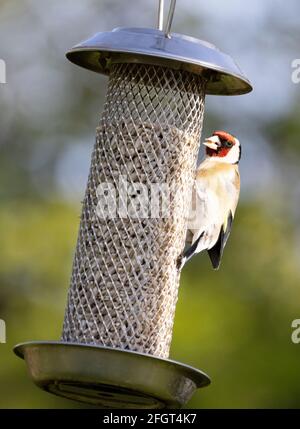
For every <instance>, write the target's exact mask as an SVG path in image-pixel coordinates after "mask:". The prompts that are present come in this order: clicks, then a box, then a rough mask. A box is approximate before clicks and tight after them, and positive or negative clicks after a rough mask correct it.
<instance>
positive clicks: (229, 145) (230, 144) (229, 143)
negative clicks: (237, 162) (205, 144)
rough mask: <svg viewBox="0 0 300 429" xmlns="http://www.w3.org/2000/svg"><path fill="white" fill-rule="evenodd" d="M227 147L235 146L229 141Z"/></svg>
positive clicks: (226, 143)
mask: <svg viewBox="0 0 300 429" xmlns="http://www.w3.org/2000/svg"><path fill="white" fill-rule="evenodd" d="M225 146H226V147H232V146H233V143H232V142H230V141H229V140H227V141H226V142H225Z"/></svg>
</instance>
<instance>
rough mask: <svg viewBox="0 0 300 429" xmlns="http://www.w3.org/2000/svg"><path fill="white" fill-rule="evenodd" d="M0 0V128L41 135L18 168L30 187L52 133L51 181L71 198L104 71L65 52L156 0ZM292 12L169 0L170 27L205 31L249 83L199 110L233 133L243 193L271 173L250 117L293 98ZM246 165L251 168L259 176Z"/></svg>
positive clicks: (144, 21)
mask: <svg viewBox="0 0 300 429" xmlns="http://www.w3.org/2000/svg"><path fill="white" fill-rule="evenodd" d="M2 3H3V4H2V8H1V15H0V40H1V52H0V55H1V57H3V59H5V60H6V62H7V69H8V78H7V79H8V83H7V85H6V87H5V88H4V89H3V88H1V90H2V94H1V95H2V97H4V98H3V101H4V104H5V111H4V112H3V113H2V115H3V117H2V118H3V120H2V122H1V132H2V137H3V138H4V139H5V133H10V132H11V131H10V130H11V127H12V126H13V125H14V124H15V121H16V117H19V118H22V119H23V121H25V122H26V121H27V122H29V123H30V124H31V126H32V127H33V128H34V129H35V130H36V134H37V135H36V139H37V140H38V139H40V142H39V144H36V145H35V146H34V149H33V153H32V157H31V160H30V162H29V165H28V166H27V167H28V169H30V170H32V171H33V173H35V172H36V182H37V183H36V186H37V187H39V186H41V184H42V183H43V181H42V180H41V178H40V174H39V172H40V171H41V170H42V169H43V167H44V165H46V164H47V162H48V160H49V159H51V156H52V153H51V150H52V149H51V147H53V150H56V148H57V146H59V145H60V142H61V145H60V146H61V149H60V156H59V157H58V159H57V160H56V162H55V166H54V168H55V177H56V179H55V183H56V186H57V189H58V190H59V192H63V194H64V196H65V197H66V198H71V199H78V196H79V195H82V193H83V191H84V188H85V183H86V178H87V174H88V168H89V162H90V153H91V148H92V145H93V142H94V130H95V127H96V125H97V120H98V118H99V113H100V112H101V109H102V105H103V99H104V95H105V91H106V81H107V79H106V78H105V77H102V76H99V75H96V74H94V73H91V72H87V71H85V70H81V69H79V68H78V67H75V66H73V65H72V64H70V63H68V62H67V60H66V59H65V57H64V55H65V52H66V51H67V50H68V49H69V48H70V47H72V46H73V45H74V44H77V43H78V42H80V41H81V40H83V39H86V38H88V37H90V36H91V35H92V34H94V33H96V32H98V31H108V30H111V29H113V28H115V27H117V26H136V25H137V23H138V26H148V27H151V26H154V25H155V23H156V13H157V5H158V1H151V0H143V1H140V2H138V3H135V6H134V7H130V5H131V4H132V2H129V1H124V0H123V1H117V0H110V1H108V0H106V1H105V0H102V1H101V0H97V1H96V0H85V1H82V0H72V1H71V0H66V1H64V2H61V1H58V0H52V1H51V2H48V1H46V0H39V1H37V0H24V1H22V2H17V1H9V2H8V1H6V2H2ZM167 5H168V2H166V6H167ZM298 20H299V6H298V3H297V2H296V1H295V0H289V2H288V3H287V2H283V1H280V0H264V1H260V0H253V1H252V2H251V7H250V3H245V2H244V1H242V0H227V1H226V2H221V1H220V0H211V1H209V2H202V1H194V0H185V1H183V0H178V1H177V9H176V14H175V18H174V23H173V31H175V32H179V33H184V34H188V35H192V36H195V37H198V38H201V39H204V40H207V41H209V42H211V43H214V44H215V45H216V46H217V47H219V48H220V49H221V50H223V51H225V52H226V53H228V54H230V55H232V57H233V58H234V59H235V60H236V62H237V63H238V64H239V65H240V67H241V68H242V70H243V71H244V72H245V74H246V75H247V76H248V78H249V79H250V81H251V82H252V84H253V86H254V91H253V93H251V94H250V95H247V96H241V97H214V96H210V97H207V101H206V117H209V115H210V114H212V115H216V117H221V118H222V122H223V123H224V125H225V126H226V127H227V128H228V129H229V131H232V132H233V133H234V134H236V135H237V136H239V137H240V140H241V141H242V144H243V149H244V151H243V154H244V156H243V161H242V164H241V169H242V177H243V189H244V193H243V195H244V196H251V195H252V194H253V192H254V193H256V192H257V188H258V186H260V187H261V186H262V183H263V184H264V185H263V187H264V188H265V187H268V186H272V184H273V183H274V180H276V177H277V176H276V171H277V165H276V162H277V161H276V159H275V158H276V157H273V153H272V142H268V141H266V140H265V137H264V136H263V135H262V134H261V133H260V130H259V126H260V123H261V120H262V118H263V119H264V120H267V119H272V118H276V116H277V115H281V114H282V113H283V112H285V111H286V110H288V109H289V107H290V106H292V105H293V103H295V102H296V101H295V100H296V98H297V97H299V92H300V86H296V85H295V84H293V83H292V81H291V62H292V60H293V59H294V58H297V57H300V52H299V51H300V48H299V47H298V45H297V43H296V40H297V37H295V35H297V34H299V29H298ZM33 23H34V24H33ZM287 29H288V30H289V31H287ZM45 82H46V83H47V85H46V86H45ZM77 91H78V93H77V97H76V92H77ZM83 96H85V97H87V98H88V101H89V102H88V103H85V105H84V111H82V112H81V116H82V120H81V123H80V126H75V127H74V126H73V125H71V124H70V121H72V112H73V111H76V112H77V113H78V110H80V105H78V103H79V102H80V99H81V98H80V97H83ZM220 125H223V124H220V123H219V122H212V123H211V122H210V123H209V126H210V127H209V128H208V126H207V122H205V127H204V133H209V132H211V131H212V129H211V127H214V128H220ZM72 128H73V130H74V131H73V132H72ZM41 131H42V132H41ZM254 170H255V171H257V170H259V171H260V177H259V178H258V177H257V175H256V174H253V171H254ZM34 176H35V175H34V174H33V180H35V179H34ZM258 180H259V183H258Z"/></svg>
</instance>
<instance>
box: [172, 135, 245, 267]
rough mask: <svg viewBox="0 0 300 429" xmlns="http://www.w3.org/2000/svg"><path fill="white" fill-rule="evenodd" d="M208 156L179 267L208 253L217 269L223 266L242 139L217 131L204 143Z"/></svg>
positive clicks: (196, 189) (201, 168)
mask: <svg viewBox="0 0 300 429" xmlns="http://www.w3.org/2000/svg"><path fill="white" fill-rule="evenodd" d="M203 144H204V145H205V146H206V157H205V159H204V161H203V162H202V163H201V164H200V166H199V168H198V170H197V173H196V180H195V187H194V190H193V198H192V205H191V213H190V216H189V221H188V231H187V239H186V244H187V245H188V246H189V247H188V248H187V250H186V251H185V252H184V253H183V255H182V256H181V258H179V268H180V269H181V268H182V267H183V265H184V264H185V263H186V262H187V261H188V260H189V259H190V258H191V257H192V256H193V255H195V254H196V253H200V252H202V251H203V250H207V251H208V254H209V257H210V260H211V263H212V266H213V268H214V269H218V268H219V267H220V263H221V258H222V254H223V251H224V247H225V245H226V242H227V240H228V237H229V234H230V231H231V227H232V222H233V218H234V214H235V210H236V206H237V203H238V199H239V194H240V175H239V170H238V164H239V161H240V159H241V145H240V142H239V140H238V139H237V138H236V137H234V136H233V135H231V134H229V133H227V132H225V131H215V132H214V133H213V135H212V136H211V137H209V138H208V139H206V140H205V141H204V143H203Z"/></svg>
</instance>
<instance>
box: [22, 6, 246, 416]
mask: <svg viewBox="0 0 300 429" xmlns="http://www.w3.org/2000/svg"><path fill="white" fill-rule="evenodd" d="M174 10H175V1H172V2H171V5H170V11H169V15H168V19H167V24H166V27H165V28H164V29H163V2H162V1H160V2H159V19H158V28H157V29H150V28H116V29H114V30H113V31H111V32H103V33H98V34H96V35H95V36H94V37H92V38H91V39H89V40H87V41H85V42H83V43H81V44H79V45H77V46H75V47H74V48H73V49H71V50H70V51H69V52H68V53H67V58H68V59H69V60H70V61H72V62H73V63H75V64H77V65H79V66H81V67H84V68H86V69H88V70H93V71H95V72H98V73H102V74H106V75H108V76H109V82H108V91H107V96H106V102H105V106H104V112H103V114H102V116H101V119H100V124H99V127H98V128H97V133H96V144H95V147H94V151H93V154H92V161H91V168H90V174H89V179H88V183H87V188H86V193H85V198H84V202H83V209H82V216H81V223H80V231H79V236H78V242H77V247H76V253H75V258H74V265H73V272H72V279H71V286H70V289H69V295H68V302H67V308H66V313H65V320H64V326H63V333H62V338H61V341H60V342H31V343H24V344H21V345H18V346H16V348H15V352H16V354H17V355H18V356H20V357H22V358H24V359H25V361H26V363H27V366H28V368H29V372H30V375H31V377H32V379H33V381H34V382H35V383H36V384H37V385H38V386H39V387H41V388H42V389H44V390H46V391H48V392H51V393H54V394H56V395H60V396H64V397H67V398H71V399H75V400H78V401H82V402H86V403H92V404H96V405H98V406H102V407H111V408H130V407H139V408H172V407H173V408H174V407H182V406H183V405H184V404H185V403H186V402H187V401H188V400H189V399H190V398H191V396H192V394H193V393H194V391H195V390H196V389H197V388H199V387H203V386H206V385H208V384H209V382H210V380H209V378H208V376H207V375H206V374H204V373H203V372H201V371H199V370H197V369H194V368H191V367H189V366H187V365H183V364H181V363H178V362H175V361H172V360H169V359H168V357H169V350H170V344H171V339H172V329H173V322H174V314H175V308H176V302H177V296H178V287H179V280H180V272H179V271H178V269H177V259H178V257H179V255H180V254H181V253H182V251H183V249H184V245H185V236H186V229H187V224H186V223H187V209H188V208H189V205H190V190H191V188H192V184H193V178H194V172H195V169H196V162H197V155H198V150H199V144H200V137H201V129H202V123H203V114H204V100H205V95H206V94H214V95H238V94H244V93H247V92H249V91H251V85H250V83H249V81H248V80H247V79H246V77H245V76H244V75H243V74H242V72H241V71H240V70H239V68H238V67H237V65H236V64H235V63H234V61H233V60H232V59H231V58H230V57H229V56H228V55H226V54H224V53H222V52H221V51H219V50H218V49H217V48H216V47H215V46H213V45H211V44H209V43H207V42H204V41H201V40H198V39H195V38H193V37H189V36H184V35H181V34H175V33H171V32H170V29H171V24H172V19H173V15H174ZM157 184H161V185H162V184H163V185H164V186H165V185H167V189H168V191H167V192H166V193H167V194H168V195H166V193H164V192H163V193H162V199H163V200H165V201H167V203H166V208H167V215H161V213H160V207H158V206H157V205H156V206H155V204H153V201H152V198H153V193H152V191H153V188H154V185H157ZM145 189H146V191H145ZM164 189H166V188H164ZM150 191H151V192H150ZM160 191H161V190H160ZM150 193H151V199H149V201H150V208H151V209H153V210H154V212H155V213H154V214H155V215H153V212H151V213H150V212H149V210H148V211H147V210H146V213H145V211H142V210H141V207H142V206H143V204H142V202H143V201H144V200H143V198H144V199H145V198H146V199H147V198H149V194H150ZM112 196H113V198H112ZM167 197H168V198H167ZM153 199H154V198H153ZM153 206H154V207H153ZM147 207H148V209H149V204H148V206H147ZM105 208H106V209H107V208H109V210H108V213H107V212H106V213H104V211H105V210H104V209H105ZM189 329H193V327H192V326H190V328H189Z"/></svg>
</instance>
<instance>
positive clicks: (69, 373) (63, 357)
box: [14, 342, 210, 409]
mask: <svg viewBox="0 0 300 429" xmlns="http://www.w3.org/2000/svg"><path fill="white" fill-rule="evenodd" d="M14 352H15V354H16V355H17V356H18V357H20V358H22V359H24V360H25V361H26V363H27V366H28V368H29V371H30V375H31V377H32V379H33V381H34V383H35V384H36V385H37V386H39V387H40V388H41V389H43V390H45V391H47V392H50V393H53V394H55V395H58V396H63V397H66V398H68V399H74V400H77V401H79V402H85V403H90V404H93V405H101V406H104V407H110V408H123V407H124V406H126V407H130V408H135V407H139V408H147V409H151V408H179V407H181V406H183V405H184V404H185V403H186V402H187V401H188V400H189V399H190V398H191V396H192V395H193V393H194V391H195V390H196V389H197V388H200V387H205V386H207V385H209V384H210V379H209V377H208V376H207V375H206V374H205V373H203V372H202V371H199V370H197V369H195V368H192V367H190V366H188V365H184V364H181V363H178V362H176V361H173V360H169V359H168V360H167V359H160V358H157V357H153V356H150V355H147V354H143V353H136V352H131V351H123V350H120V349H116V348H109V347H99V346H93V345H83V344H73V343H63V342H30V343H23V344H18V345H17V346H15V348H14Z"/></svg>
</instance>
